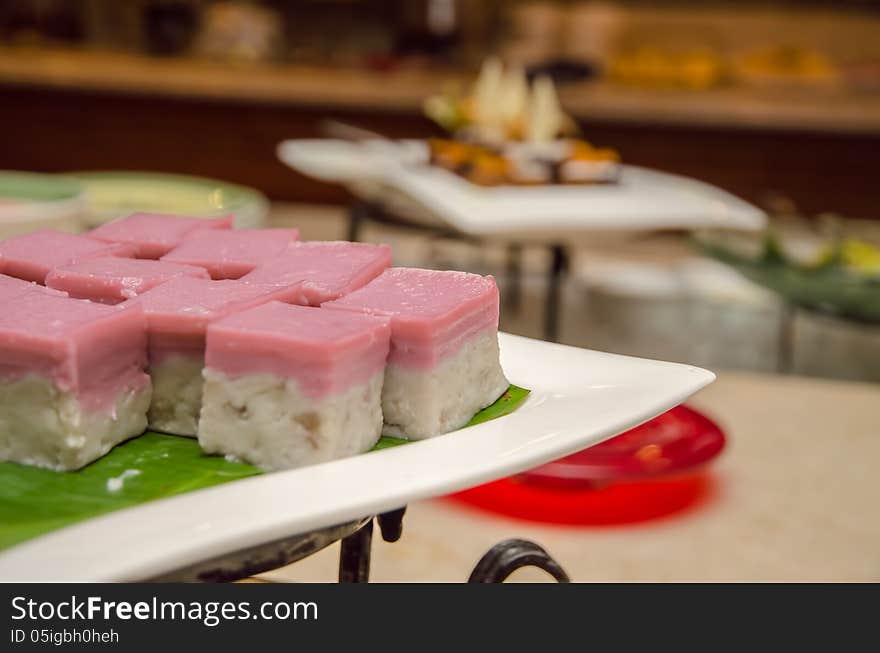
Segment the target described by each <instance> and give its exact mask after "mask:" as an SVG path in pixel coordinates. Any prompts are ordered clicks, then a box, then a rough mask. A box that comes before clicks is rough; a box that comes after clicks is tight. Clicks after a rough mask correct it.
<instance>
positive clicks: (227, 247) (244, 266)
mask: <svg viewBox="0 0 880 653" xmlns="http://www.w3.org/2000/svg"><path fill="white" fill-rule="evenodd" d="M297 238H299V230H297V229H234V230H231V231H200V232H198V233H195V234H192V235H191V236H189V237H187V238H186V239H185V240H184V241H183V242H182V243H181V244H180V245H178V246H177V247H175V248H174V249H173V250H171V251H170V252H169V253H168V254H166V255H165V256H163V257H162V260H163V261H169V262H171V263H186V264H188V265H198V266H200V267H203V268H205V269H206V270H207V271H208V272H209V273H210V275H211V278H213V279H238V278H239V277H243V276H244V275H246V274H247V273H248V272H250V271H251V270H253V269H254V268H255V267H257V265H259V264H260V263H262V262H263V261H265V260H267V259H270V258H273V257H275V256H277V255H279V254H281V252H283V251H284V250H285V249H287V246H288V245H290V243H292V242H294V241H295V240H296V239H297Z"/></svg>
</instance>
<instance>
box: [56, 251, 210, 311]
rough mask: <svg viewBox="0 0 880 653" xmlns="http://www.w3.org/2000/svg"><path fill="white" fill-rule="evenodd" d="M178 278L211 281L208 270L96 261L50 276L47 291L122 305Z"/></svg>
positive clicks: (157, 263) (119, 260)
mask: <svg viewBox="0 0 880 653" xmlns="http://www.w3.org/2000/svg"><path fill="white" fill-rule="evenodd" d="M175 277H194V278H196V279H210V278H211V277H210V275H208V271H207V270H205V268H199V267H196V266H194V265H180V264H178V263H168V262H166V261H152V260H150V259H138V258H120V257H107V258H94V259H89V260H88V261H80V262H79V263H72V264H70V265H62V266H59V267H57V268H55V269H54V270H52V271H51V272H50V273H49V274H48V275H46V287H48V288H54V289H56V290H63V291H65V292H67V293H68V294H69V295H70V296H71V297H76V298H79V299H91V300H92V301H95V302H101V303H102V304H118V303H119V302H123V301H125V300H126V299H131V298H132V297H137V296H138V295H142V294H143V293H145V292H146V291H148V290H150V289H151V288H155V287H156V286H158V285H159V284H161V283H165V282H166V281H168V280H170V279H174V278H175Z"/></svg>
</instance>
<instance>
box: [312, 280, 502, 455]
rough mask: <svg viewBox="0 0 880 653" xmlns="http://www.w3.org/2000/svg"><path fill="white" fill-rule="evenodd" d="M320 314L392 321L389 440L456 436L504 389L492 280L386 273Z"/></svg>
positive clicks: (385, 395) (385, 403)
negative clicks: (337, 313) (342, 313)
mask: <svg viewBox="0 0 880 653" xmlns="http://www.w3.org/2000/svg"><path fill="white" fill-rule="evenodd" d="M322 310H343V311H356V312H360V313H366V314H370V315H384V316H387V317H389V318H390V319H391V350H390V353H389V355H388V365H387V367H386V370H385V382H384V386H383V389H382V411H383V413H384V417H385V428H384V431H383V432H384V433H385V434H386V435H394V436H398V437H408V438H412V439H421V438H427V437H432V436H434V435H439V434H440V433H446V432H448V431H451V430H454V429H457V428H459V427H461V426H463V425H464V424H466V423H467V422H468V421H469V420H470V418H471V417H473V416H474V414H476V413H477V412H478V411H480V410H481V409H483V408H485V407H486V406H489V405H490V404H492V403H493V402H494V401H495V400H496V399H498V397H500V396H501V395H502V394H503V393H504V391H505V390H506V389H507V387H508V385H509V384H508V382H507V379H506V378H505V377H504V373H503V372H502V370H501V365H500V362H499V351H498V310H499V303H498V287H497V286H496V284H495V280H494V279H493V278H492V277H490V276H487V277H482V276H479V275H476V274H469V273H466V272H454V271H443V272H441V271H436V270H421V269H416V268H391V269H389V270H386V271H385V272H383V273H382V274H381V275H379V276H378V277H377V278H376V279H374V280H373V281H371V282H370V283H368V284H367V285H366V286H364V287H363V288H361V289H359V290H355V291H354V292H352V293H350V294H348V295H346V296H344V297H342V298H340V299H338V300H335V301H331V302H327V303H325V304H322Z"/></svg>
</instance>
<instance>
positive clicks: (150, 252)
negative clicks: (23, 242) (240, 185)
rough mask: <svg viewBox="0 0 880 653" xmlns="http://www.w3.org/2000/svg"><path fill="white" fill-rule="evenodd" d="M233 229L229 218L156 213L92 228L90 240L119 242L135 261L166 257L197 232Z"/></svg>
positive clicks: (130, 217) (142, 214)
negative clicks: (130, 248)
mask: <svg viewBox="0 0 880 653" xmlns="http://www.w3.org/2000/svg"><path fill="white" fill-rule="evenodd" d="M215 229H223V230H229V229H232V216H231V215H227V216H224V217H222V218H187V217H183V216H176V215H161V214H157V213H134V214H132V215H129V216H128V217H125V218H120V219H118V220H114V221H113V222H108V223H107V224H103V225H101V226H100V227H97V228H96V229H92V230H91V231H90V232H89V233H88V234H86V235H87V236H88V237H89V238H94V239H96V240H101V241H104V242H108V243H121V244H125V245H129V246H131V247H133V248H134V256H136V257H137V258H150V259H157V258H159V257H161V256H165V254H167V253H168V252H170V251H171V250H172V249H174V248H175V247H177V246H178V245H180V243H182V242H183V240H184V239H185V238H186V237H188V236H190V235H192V234H194V233H196V232H199V231H204V230H215Z"/></svg>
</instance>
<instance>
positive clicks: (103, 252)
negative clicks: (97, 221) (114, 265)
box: [0, 229, 134, 283]
mask: <svg viewBox="0 0 880 653" xmlns="http://www.w3.org/2000/svg"><path fill="white" fill-rule="evenodd" d="M133 253H134V251H133V249H132V248H131V246H129V245H120V244H110V243H102V242H99V241H96V240H93V239H91V238H86V237H85V236H76V235H74V234H68V233H64V232H63V231H54V230H53V229H43V230H41V231H34V232H32V233H29V234H25V235H23V236H15V237H13V238H9V239H7V240H4V241H0V272H2V273H4V274H8V275H10V276H13V277H18V278H19V279H25V280H27V281H36V282H37V283H43V282H44V281H45V280H46V275H47V274H49V271H50V270H52V268H57V267H58V266H59V265H68V264H70V263H76V262H78V261H85V260H87V259H90V258H97V257H99V256H131V255H132V254H133Z"/></svg>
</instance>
